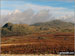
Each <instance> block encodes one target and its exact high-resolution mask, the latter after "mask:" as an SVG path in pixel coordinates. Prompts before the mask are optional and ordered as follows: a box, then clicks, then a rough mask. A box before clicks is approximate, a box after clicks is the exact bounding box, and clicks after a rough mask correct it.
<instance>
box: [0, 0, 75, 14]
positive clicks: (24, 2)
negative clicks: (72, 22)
mask: <svg viewBox="0 0 75 56" xmlns="http://www.w3.org/2000/svg"><path fill="white" fill-rule="evenodd" d="M36 7H37V8H36ZM42 7H52V8H51V9H54V10H56V8H58V10H59V9H61V10H63V11H64V10H68V11H73V10H74V7H75V6H74V1H73V0H60V1H59V0H2V1H1V8H0V9H1V11H2V14H7V13H8V12H11V11H14V10H16V9H18V10H21V11H24V10H26V9H28V8H31V9H33V10H34V11H35V12H37V11H39V10H42V9H49V8H42ZM4 12H6V13H4Z"/></svg>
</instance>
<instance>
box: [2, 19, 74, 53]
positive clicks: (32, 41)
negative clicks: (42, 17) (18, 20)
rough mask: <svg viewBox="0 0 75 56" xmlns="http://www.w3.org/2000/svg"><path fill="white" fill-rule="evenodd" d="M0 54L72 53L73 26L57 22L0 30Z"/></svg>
mask: <svg viewBox="0 0 75 56" xmlns="http://www.w3.org/2000/svg"><path fill="white" fill-rule="evenodd" d="M1 30H2V31H1V33H2V34H1V35H2V38H1V53H2V54H59V52H74V24H73V23H68V22H61V21H59V20H56V21H51V22H46V23H36V24H33V25H27V24H12V23H6V24H5V25H4V26H3V27H2V28H1Z"/></svg>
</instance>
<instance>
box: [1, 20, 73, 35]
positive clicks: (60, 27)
mask: <svg viewBox="0 0 75 56" xmlns="http://www.w3.org/2000/svg"><path fill="white" fill-rule="evenodd" d="M1 30H2V31H1V33H2V36H14V35H15V36H20V35H28V34H33V33H40V34H49V33H56V32H74V24H73V23H70V22H63V21H60V20H53V21H50V22H43V23H36V24H33V25H27V24H12V23H6V24H5V25H4V26H3V27H2V29H1Z"/></svg>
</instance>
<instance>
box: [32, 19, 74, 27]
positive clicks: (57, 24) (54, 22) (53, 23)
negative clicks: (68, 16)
mask: <svg viewBox="0 0 75 56" xmlns="http://www.w3.org/2000/svg"><path fill="white" fill-rule="evenodd" d="M32 25H33V26H41V27H46V28H47V27H54V28H57V27H59V28H73V27H74V24H73V23H71V22H64V21H61V20H52V21H49V22H42V23H35V24H32Z"/></svg>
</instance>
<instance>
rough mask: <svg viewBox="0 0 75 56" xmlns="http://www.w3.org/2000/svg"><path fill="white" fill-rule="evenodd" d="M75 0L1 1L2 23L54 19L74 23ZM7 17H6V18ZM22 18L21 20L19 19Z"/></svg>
mask: <svg viewBox="0 0 75 56" xmlns="http://www.w3.org/2000/svg"><path fill="white" fill-rule="evenodd" d="M74 1H75V0H0V5H1V7H0V12H1V16H2V17H1V18H0V21H1V22H2V23H3V22H6V21H7V22H8V21H10V22H20V21H21V22H26V23H27V24H31V23H33V22H34V23H36V22H41V21H43V22H44V21H48V20H52V19H54V18H57V19H69V21H74V20H72V19H74V8H75V6H74ZM4 16H5V17H4ZM18 18H21V19H18Z"/></svg>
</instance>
